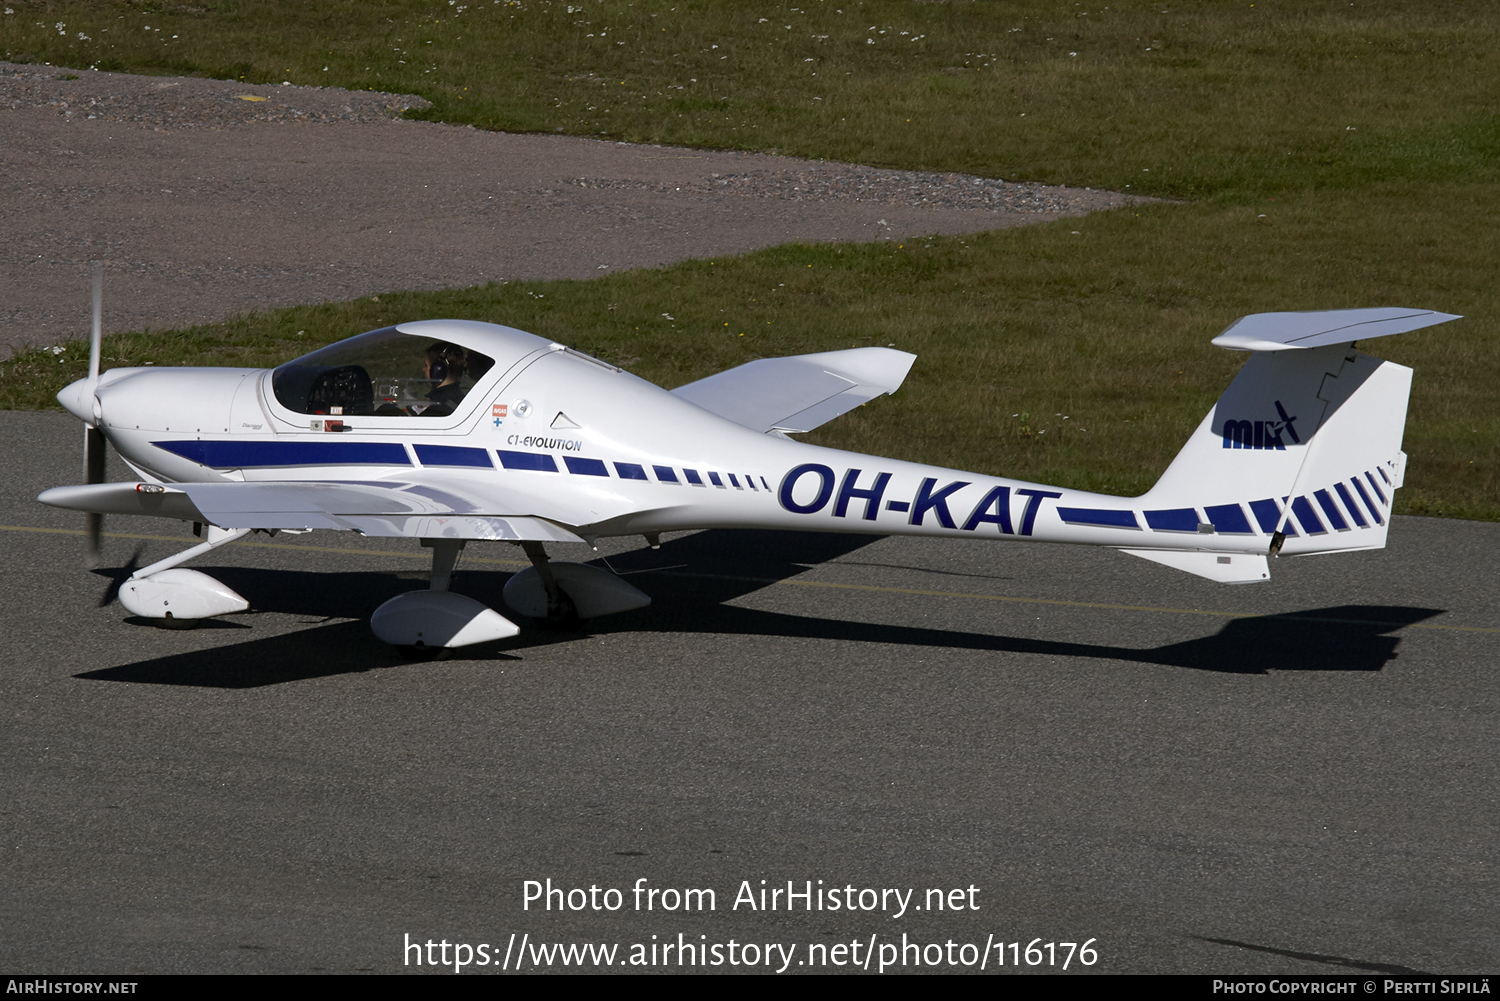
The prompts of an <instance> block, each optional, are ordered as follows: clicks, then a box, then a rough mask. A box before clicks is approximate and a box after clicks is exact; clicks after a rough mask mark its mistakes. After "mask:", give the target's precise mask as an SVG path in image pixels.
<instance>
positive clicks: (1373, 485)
mask: <svg viewBox="0 0 1500 1001" xmlns="http://www.w3.org/2000/svg"><path fill="white" fill-rule="evenodd" d="M1377 472H1379V471H1378V470H1377ZM1380 475H1381V476H1384V475H1385V474H1384V473H1381V474H1380ZM1365 479H1367V480H1369V481H1370V489H1371V490H1374V491H1375V496H1376V497H1379V498H1380V503H1382V504H1389V503H1390V501H1388V500H1386V499H1385V492H1384V491H1382V490H1381V489H1380V484H1379V483H1376V482H1375V477H1373V476H1371V475H1370V474H1369V473H1368V472H1366V473H1365Z"/></svg>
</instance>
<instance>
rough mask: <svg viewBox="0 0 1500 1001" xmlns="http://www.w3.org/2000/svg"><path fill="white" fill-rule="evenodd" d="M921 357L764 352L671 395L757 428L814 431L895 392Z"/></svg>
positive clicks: (864, 351)
mask: <svg viewBox="0 0 1500 1001" xmlns="http://www.w3.org/2000/svg"><path fill="white" fill-rule="evenodd" d="M916 360H917V356H916V355H914V354H908V353H907V352H905V351H895V350H892V349H891V348H850V349H849V350H847V351H824V352H822V353H819V354H810V355H792V356H791V357H788V358H762V359H760V360H759V361H752V362H748V363H747V364H744V365H740V366H739V367H737V368H731V369H728V370H727V371H724V372H720V373H719V374H718V375H711V376H709V377H708V378H707V379H699V380H698V381H697V382H690V383H688V384H687V385H686V386H678V387H677V388H676V389H674V390H672V395H673V396H679V397H681V398H682V399H684V400H687V401H688V402H689V403H691V404H693V405H694V406H698V407H702V408H703V409H704V410H707V411H708V412H709V413H713V414H718V415H719V416H720V417H725V418H728V419H729V420H732V421H734V422H735V423H736V424H743V425H744V426H745V427H747V428H752V429H754V430H756V431H811V430H812V429H813V428H815V427H818V426H819V425H822V424H826V423H828V422H829V421H831V420H833V419H834V418H835V417H838V416H839V415H841V414H845V413H848V412H849V411H850V410H853V409H854V408H855V407H857V406H859V405H860V404H862V403H865V402H867V401H869V400H873V399H874V398H875V397H877V396H880V395H881V394H882V393H894V392H895V391H896V390H897V389H899V388H901V383H902V382H903V381H905V379H906V373H907V372H909V371H911V366H912V362H914V361H916Z"/></svg>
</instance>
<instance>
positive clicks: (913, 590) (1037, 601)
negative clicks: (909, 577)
mask: <svg viewBox="0 0 1500 1001" xmlns="http://www.w3.org/2000/svg"><path fill="white" fill-rule="evenodd" d="M0 530H3V531H7V532H39V533H45V534H50V535H83V534H84V533H83V531H82V530H81V529H76V528H34V527H32V526H30V525H0ZM104 536H105V538H109V539H146V540H149V541H152V542H186V541H187V539H185V538H184V537H182V536H180V535H132V534H128V533H125V532H105V533H104ZM232 544H233V545H236V546H248V547H251V548H255V549H289V550H293V551H296V552H304V553H348V554H354V555H360V556H398V557H407V558H408V559H419V560H426V559H429V557H428V555H427V554H426V553H425V552H415V553H412V552H401V551H399V550H390V549H353V548H350V547H348V546H310V545H288V544H286V543H284V542H236V543H232ZM464 562H465V563H484V564H489V565H495V566H508V567H526V566H530V565H531V564H530V563H529V562H528V561H526V560H491V559H484V558H482V557H467V558H465V559H464ZM831 565H832V566H837V565H838V564H837V563H834V564H831ZM650 572H651V571H649V570H646V571H637V573H650ZM919 572H920V571H919ZM632 576H634V575H633V574H632ZM662 576H664V577H702V578H708V579H711V580H743V581H749V582H752V583H759V584H767V585H773V584H782V585H787V586H790V587H826V588H831V589H833V590H837V591H871V592H875V593H879V594H913V595H919V596H921V597H928V598H968V599H970V600H974V601H1001V602H1006V603H1011V604H1017V605H1053V606H1056V607H1059V608H1097V609H1101V610H1104V611H1111V612H1157V613H1165V614H1168V615H1206V616H1209V617H1211V618H1218V619H1255V618H1284V619H1291V620H1293V621H1297V622H1337V623H1343V624H1348V625H1360V626H1382V625H1383V626H1398V627H1400V628H1402V629H1436V630H1440V631H1444V632H1458V633H1500V629H1492V628H1487V627H1484V626H1445V625H1438V624H1435V623H1422V622H1413V623H1401V622H1383V621H1376V620H1374V619H1334V618H1319V617H1316V616H1304V615H1267V614H1265V613H1264V612H1219V611H1213V610H1207V609H1202V608H1169V607H1163V606H1161V605H1113V604H1109V603H1107V602H1102V601H1064V600H1062V599H1059V598H1021V597H1017V596H1015V595H1010V594H980V593H976V592H972V591H938V590H933V589H929V588H920V587H883V586H880V585H876V584H840V583H836V582H833V581H821V580H775V579H772V578H766V577H736V576H733V575H731V574H706V573H674V572H672V571H670V570H669V571H663V572H662Z"/></svg>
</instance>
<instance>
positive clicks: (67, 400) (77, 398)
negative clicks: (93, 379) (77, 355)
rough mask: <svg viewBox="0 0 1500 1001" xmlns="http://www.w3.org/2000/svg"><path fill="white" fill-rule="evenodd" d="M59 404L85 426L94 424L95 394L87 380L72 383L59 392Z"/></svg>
mask: <svg viewBox="0 0 1500 1001" xmlns="http://www.w3.org/2000/svg"><path fill="white" fill-rule="evenodd" d="M57 402H58V403H61V404H62V405H63V409H64V410H66V411H67V412H68V413H70V414H72V415H73V416H74V417H77V418H78V419H79V420H81V421H83V422H84V423H85V424H90V425H92V424H93V423H94V393H93V390H92V389H91V388H90V386H89V381H88V380H87V379H79V380H78V381H77V382H70V383H68V384H67V385H66V386H64V387H63V388H62V389H60V390H58V392H57Z"/></svg>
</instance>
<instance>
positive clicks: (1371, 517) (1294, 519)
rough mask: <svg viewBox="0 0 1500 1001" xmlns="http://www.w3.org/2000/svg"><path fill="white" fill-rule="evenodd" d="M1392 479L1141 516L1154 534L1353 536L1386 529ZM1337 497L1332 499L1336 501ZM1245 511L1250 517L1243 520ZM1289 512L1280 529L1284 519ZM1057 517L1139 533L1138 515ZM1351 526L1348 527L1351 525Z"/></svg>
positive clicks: (1094, 511)
mask: <svg viewBox="0 0 1500 1001" xmlns="http://www.w3.org/2000/svg"><path fill="white" fill-rule="evenodd" d="M1390 483H1391V479H1390V477H1389V476H1388V475H1387V474H1386V472H1385V470H1383V469H1379V468H1376V469H1373V470H1366V471H1365V472H1364V473H1362V474H1361V475H1358V476H1352V477H1350V478H1349V479H1348V480H1347V481H1344V482H1339V483H1333V484H1330V485H1329V486H1327V487H1322V488H1320V489H1317V490H1314V491H1312V492H1311V493H1308V494H1304V495H1302V496H1299V497H1282V498H1280V499H1279V500H1278V499H1277V498H1274V497H1264V498H1261V499H1260V500H1253V501H1248V502H1246V504H1245V505H1241V504H1215V505H1211V506H1209V507H1205V508H1203V509H1202V513H1203V514H1204V515H1205V516H1206V517H1204V518H1202V519H1200V518H1199V509H1197V508H1191V507H1185V508H1172V509H1168V510H1162V511H1143V512H1141V514H1142V515H1143V516H1144V518H1145V521H1146V527H1148V528H1150V529H1151V531H1153V532H1179V533H1181V532H1197V531H1198V530H1199V525H1200V524H1209V525H1212V526H1213V529H1214V532H1215V533H1216V534H1220V535H1255V534H1256V527H1257V526H1259V529H1260V534H1262V535H1271V534H1273V533H1274V532H1275V531H1276V529H1277V528H1278V527H1281V528H1282V530H1283V531H1284V532H1285V534H1286V536H1287V538H1296V537H1298V536H1299V535H1327V534H1329V533H1330V532H1334V533H1337V532H1353V531H1357V530H1358V529H1364V528H1374V527H1376V526H1380V525H1384V524H1385V521H1386V518H1387V517H1388V516H1389V514H1390V501H1389V500H1388V499H1387V497H1386V490H1385V489H1382V486H1384V487H1385V488H1386V489H1389V486H1390ZM1335 495H1336V496H1335ZM1246 506H1248V507H1249V509H1250V514H1251V515H1252V516H1253V518H1254V522H1253V524H1252V522H1251V519H1250V518H1247V517H1245V507H1246ZM1288 507H1290V508H1291V514H1290V515H1289V516H1287V517H1286V519H1285V524H1284V525H1283V518H1282V516H1283V514H1285V513H1286V509H1287V508H1288ZM1057 515H1058V517H1059V518H1061V519H1062V520H1063V521H1064V522H1066V523H1068V524H1069V525H1087V526H1090V527H1093V528H1134V529H1139V528H1140V523H1139V522H1138V521H1137V518H1136V512H1134V511H1118V510H1109V509H1102V508H1088V507H1059V508H1058V509H1057ZM1351 522H1352V524H1351Z"/></svg>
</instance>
